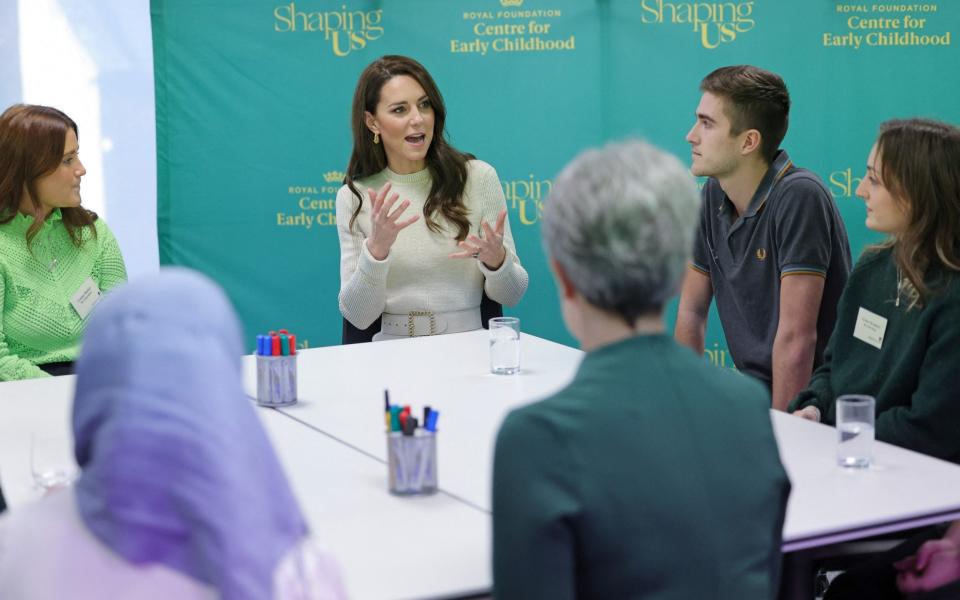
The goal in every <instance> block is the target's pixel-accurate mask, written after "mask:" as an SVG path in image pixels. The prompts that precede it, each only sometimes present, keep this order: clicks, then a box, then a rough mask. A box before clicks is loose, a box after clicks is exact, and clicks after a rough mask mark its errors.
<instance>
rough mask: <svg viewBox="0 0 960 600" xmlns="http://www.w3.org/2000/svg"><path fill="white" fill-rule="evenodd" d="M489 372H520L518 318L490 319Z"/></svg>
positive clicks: (505, 373)
mask: <svg viewBox="0 0 960 600" xmlns="http://www.w3.org/2000/svg"><path fill="white" fill-rule="evenodd" d="M490 372H491V373H495V374H497V375H513V374H515V373H519V372H520V319H518V318H516V317H494V318H492V319H490Z"/></svg>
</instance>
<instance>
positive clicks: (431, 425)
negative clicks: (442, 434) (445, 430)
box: [424, 410, 440, 433]
mask: <svg viewBox="0 0 960 600" xmlns="http://www.w3.org/2000/svg"><path fill="white" fill-rule="evenodd" d="M439 417H440V411H439V410H431V411H430V416H429V417H428V418H427V424H426V426H425V427H424V429H426V430H427V431H430V432H433V433H436V431H437V419H438V418H439Z"/></svg>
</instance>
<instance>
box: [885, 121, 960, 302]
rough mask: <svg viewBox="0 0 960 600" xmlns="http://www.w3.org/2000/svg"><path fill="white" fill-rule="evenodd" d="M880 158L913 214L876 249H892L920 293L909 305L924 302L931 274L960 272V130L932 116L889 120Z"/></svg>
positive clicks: (893, 187) (891, 186)
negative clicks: (903, 228) (895, 232)
mask: <svg viewBox="0 0 960 600" xmlns="http://www.w3.org/2000/svg"><path fill="white" fill-rule="evenodd" d="M876 156H877V165H876V166H875V167H874V168H875V169H877V168H879V177H880V181H882V182H883V185H884V187H886V188H887V189H888V190H890V193H891V195H892V196H893V198H894V200H895V201H896V202H898V203H901V204H902V205H905V207H906V208H907V209H908V215H909V223H908V224H907V227H906V229H905V230H904V231H903V232H900V233H898V234H897V235H896V236H895V237H893V238H891V239H889V240H887V241H886V242H884V243H882V244H880V245H879V246H877V248H891V247H892V248H893V256H894V260H895V262H896V264H897V267H899V268H900V271H901V272H902V273H903V275H904V276H906V278H907V280H908V281H909V282H910V284H911V285H912V286H913V288H914V289H915V290H916V292H917V293H916V294H915V298H914V300H913V301H912V302H911V307H912V306H914V305H918V306H923V304H924V302H925V301H926V300H927V298H929V296H930V294H931V293H932V291H931V288H930V284H931V283H932V282H931V281H930V279H929V277H928V276H930V275H932V273H933V272H937V273H944V272H949V271H954V272H956V271H960V129H958V128H957V127H954V126H953V125H950V124H948V123H942V122H940V121H934V120H932V119H894V120H890V121H886V122H884V123H883V124H881V125H880V135H879V137H878V138H877V153H876Z"/></svg>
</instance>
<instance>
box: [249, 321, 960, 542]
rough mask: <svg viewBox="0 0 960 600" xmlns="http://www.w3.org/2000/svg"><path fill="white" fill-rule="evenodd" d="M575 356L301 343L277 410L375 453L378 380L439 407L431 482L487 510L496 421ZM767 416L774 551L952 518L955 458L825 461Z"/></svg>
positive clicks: (813, 444) (534, 342)
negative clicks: (782, 473) (504, 369)
mask: <svg viewBox="0 0 960 600" xmlns="http://www.w3.org/2000/svg"><path fill="white" fill-rule="evenodd" d="M398 349H399V350H398ZM582 356H583V354H582V353H581V352H580V351H578V350H575V349H572V348H569V347H566V346H562V345H559V344H555V343H553V342H549V341H547V340H543V339H540V338H537V337H535V336H530V335H524V336H522V351H521V373H520V375H517V376H507V375H492V374H490V373H489V369H488V360H489V358H488V357H489V352H488V346H487V332H485V331H474V332H469V333H461V334H455V335H446V336H436V337H433V338H420V339H414V340H399V341H394V342H384V343H374V344H357V345H352V346H343V347H331V348H323V349H318V350H311V351H307V352H304V353H302V355H301V357H300V359H299V369H300V371H299V372H300V396H301V398H302V399H303V401H302V402H301V403H300V404H298V405H296V406H293V407H290V408H287V409H282V410H283V411H284V412H285V413H287V414H289V415H291V416H293V417H295V418H297V419H300V420H302V421H303V422H305V423H309V424H311V425H312V426H314V427H316V428H318V429H320V430H322V431H325V432H327V433H329V434H330V435H332V436H334V437H336V438H337V439H339V440H341V441H343V442H344V443H346V444H349V445H351V446H354V447H356V448H357V449H359V450H362V451H363V452H367V453H369V454H371V455H373V456H376V457H378V458H380V459H381V460H382V459H384V457H385V455H386V450H385V447H384V442H383V426H382V425H381V421H382V420H383V388H385V387H388V388H389V389H390V393H391V398H392V399H393V402H395V403H401V404H407V403H409V404H411V405H413V407H414V409H415V410H419V409H420V408H422V405H423V404H430V405H431V406H432V407H434V408H439V410H440V411H441V417H440V430H441V431H440V435H439V437H438V440H439V442H440V443H439V447H438V460H439V464H440V475H439V485H440V487H441V488H442V489H444V490H446V491H448V492H450V493H451V494H454V495H456V496H457V497H460V498H463V499H464V500H465V501H467V502H469V503H471V504H473V505H475V506H477V507H480V508H482V509H484V510H486V511H489V510H490V498H491V495H490V485H491V481H492V455H493V446H494V442H495V440H496V432H497V429H498V428H499V424H500V422H501V421H502V420H503V417H504V416H505V415H506V413H507V412H508V411H509V410H510V409H511V408H514V407H516V406H520V405H522V404H525V403H528V402H531V401H534V400H537V399H539V398H542V397H544V396H546V395H548V394H550V393H551V392H553V391H556V390H557V389H559V388H561V387H563V385H565V384H566V383H567V382H568V381H569V380H570V379H571V378H572V376H573V373H574V372H575V369H576V367H577V365H578V364H579V362H580V360H581V358H582ZM248 361H249V362H248V364H247V367H248V368H247V386H246V387H247V389H248V390H250V392H251V393H254V392H253V390H254V387H253V381H254V378H253V376H252V375H253V373H252V369H251V367H252V365H253V363H252V358H248ZM771 418H772V419H773V425H774V431H775V433H776V436H777V441H778V445H779V449H780V457H781V461H782V462H783V464H784V466H785V468H786V470H787V472H788V474H789V476H790V479H791V482H792V484H793V489H792V493H791V496H790V501H789V504H788V506H787V518H786V523H785V525H784V543H783V549H784V551H785V552H791V551H795V550H803V549H806V548H811V547H816V546H823V545H827V544H831V543H835V542H841V541H847V540H853V539H861V538H864V537H868V536H870V535H875V534H879V533H885V532H888V531H899V530H904V529H909V528H912V527H918V526H921V525H925V524H929V523H938V522H943V521H947V520H951V519H953V518H960V466H958V465H954V464H952V463H947V462H944V461H940V460H937V459H934V458H930V457H928V456H924V455H922V454H918V453H915V452H910V451H908V450H904V449H902V448H898V447H896V446H892V445H889V444H884V443H877V444H875V458H876V461H875V463H876V464H875V466H874V467H872V468H871V469H868V470H866V471H850V470H845V469H842V468H840V467H837V466H836V463H835V454H834V453H835V450H836V445H837V440H836V430H835V429H834V428H832V427H828V426H825V425H820V424H817V423H812V422H809V421H804V420H802V419H799V418H797V417H793V416H790V415H786V414H784V413H779V412H775V411H771Z"/></svg>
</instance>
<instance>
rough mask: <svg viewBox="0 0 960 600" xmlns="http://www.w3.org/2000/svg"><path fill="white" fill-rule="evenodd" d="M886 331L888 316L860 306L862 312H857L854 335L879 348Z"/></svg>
mask: <svg viewBox="0 0 960 600" xmlns="http://www.w3.org/2000/svg"><path fill="white" fill-rule="evenodd" d="M886 331H887V319H886V318H884V317H881V316H880V315H878V314H877V313H874V312H870V311H869V310H867V309H865V308H863V307H862V306H861V307H860V312H858V313H857V325H856V327H854V328H853V337H855V338H857V339H858V340H860V341H861V342H866V343H867V344H870V345H871V346H873V347H874V348H876V349H878V350H879V349H880V346H882V345H883V334H884V333H886Z"/></svg>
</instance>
